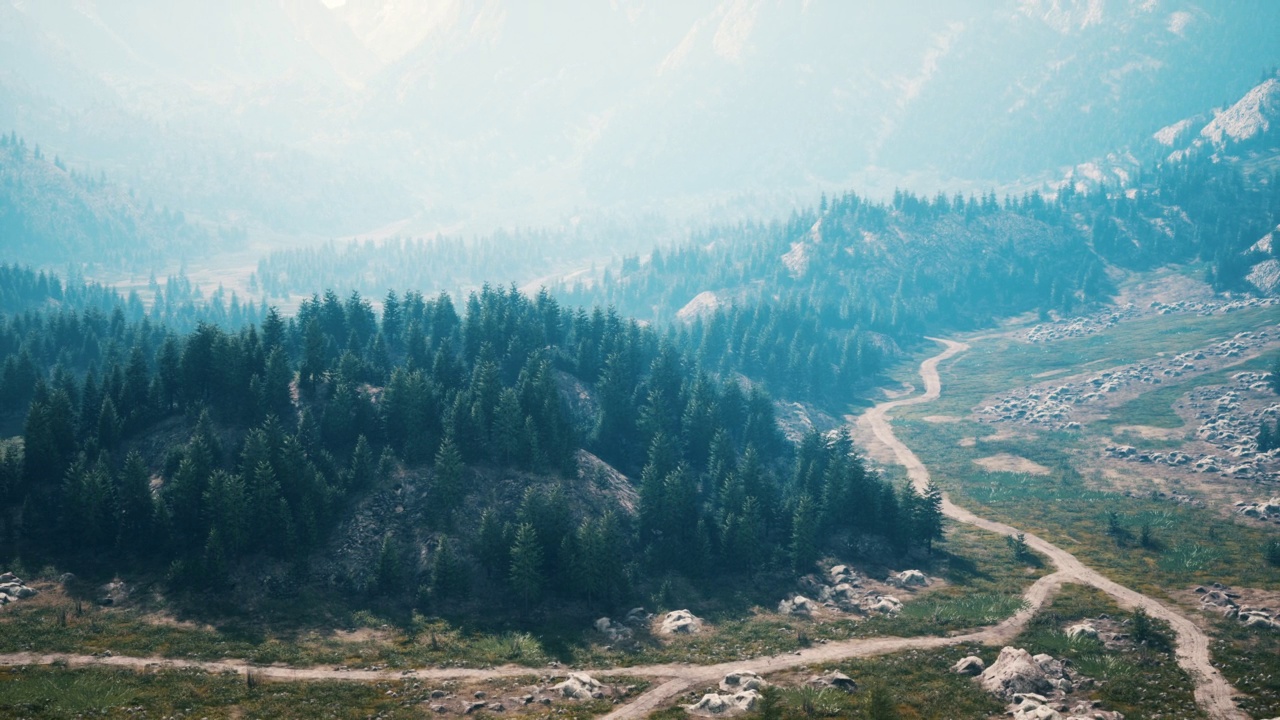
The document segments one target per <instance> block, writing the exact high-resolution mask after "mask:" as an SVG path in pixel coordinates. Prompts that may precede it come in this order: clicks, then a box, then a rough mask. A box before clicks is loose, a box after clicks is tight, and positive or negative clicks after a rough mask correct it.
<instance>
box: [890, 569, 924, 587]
mask: <svg viewBox="0 0 1280 720" xmlns="http://www.w3.org/2000/svg"><path fill="white" fill-rule="evenodd" d="M885 582H886V583H888V584H889V585H892V586H894V587H900V588H911V587H924V586H926V585H928V584H929V578H928V577H927V576H926V575H925V574H924V573H922V572H920V571H919V570H903V571H902V572H900V573H898V574H896V575H890V576H889V579H888V580H886V581H885Z"/></svg>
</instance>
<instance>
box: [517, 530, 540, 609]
mask: <svg viewBox="0 0 1280 720" xmlns="http://www.w3.org/2000/svg"><path fill="white" fill-rule="evenodd" d="M510 581H511V587H512V589H513V590H515V593H516V595H517V596H518V597H519V598H520V600H521V602H522V603H524V606H525V607H526V608H527V607H528V606H529V604H530V603H532V602H534V601H536V600H538V599H539V598H540V597H541V596H542V589H543V584H544V582H545V576H544V573H543V554H542V543H541V542H540V541H539V539H538V533H537V531H535V530H534V528H533V525H531V524H529V523H524V524H522V525H520V527H518V528H516V535H515V542H514V544H513V545H512V546H511V575H510Z"/></svg>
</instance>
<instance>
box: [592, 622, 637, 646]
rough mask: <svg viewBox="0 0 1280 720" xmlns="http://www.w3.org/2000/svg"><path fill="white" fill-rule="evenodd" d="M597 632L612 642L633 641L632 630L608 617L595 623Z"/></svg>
mask: <svg viewBox="0 0 1280 720" xmlns="http://www.w3.org/2000/svg"><path fill="white" fill-rule="evenodd" d="M595 628H596V632H598V633H600V634H601V635H604V636H605V637H606V638H608V639H609V641H610V642H618V641H619V640H630V639H631V635H632V632H631V628H629V627H627V626H626V625H623V624H622V623H620V622H615V621H613V620H610V619H609V618H607V617H602V618H600V619H599V620H596V622H595Z"/></svg>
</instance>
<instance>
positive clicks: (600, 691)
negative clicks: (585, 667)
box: [551, 673, 609, 700]
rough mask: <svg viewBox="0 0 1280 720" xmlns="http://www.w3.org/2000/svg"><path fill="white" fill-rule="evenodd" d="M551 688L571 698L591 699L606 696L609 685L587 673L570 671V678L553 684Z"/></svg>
mask: <svg viewBox="0 0 1280 720" xmlns="http://www.w3.org/2000/svg"><path fill="white" fill-rule="evenodd" d="M551 689H552V690H553V691H555V692H556V693H558V694H559V695H560V696H562V697H566V698H569V699H571V700H590V699H592V698H601V697H604V695H605V693H606V692H607V691H608V690H609V687H608V686H607V685H604V684H602V683H601V682H600V681H598V680H596V679H595V678H593V677H591V676H590V675H588V674H586V673H570V674H569V679H568V680H565V681H564V682H562V683H559V684H557V685H553V686H551Z"/></svg>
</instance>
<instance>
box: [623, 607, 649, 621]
mask: <svg viewBox="0 0 1280 720" xmlns="http://www.w3.org/2000/svg"><path fill="white" fill-rule="evenodd" d="M652 618H653V616H652V615H650V614H649V613H648V612H645V609H644V608H642V607H637V608H631V609H630V610H628V611H627V617H626V619H625V620H623V622H625V623H626V624H628V625H644V624H645V623H647V622H649V620H651V619H652Z"/></svg>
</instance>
